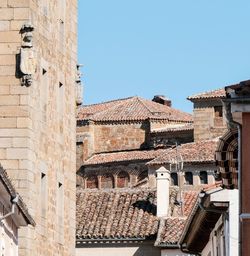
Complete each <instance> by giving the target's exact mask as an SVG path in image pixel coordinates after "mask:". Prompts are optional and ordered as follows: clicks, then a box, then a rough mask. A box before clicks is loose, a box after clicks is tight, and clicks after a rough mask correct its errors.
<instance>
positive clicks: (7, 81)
mask: <svg viewBox="0 0 250 256" xmlns="http://www.w3.org/2000/svg"><path fill="white" fill-rule="evenodd" d="M0 85H20V80H19V79H17V78H15V77H14V76H1V79H0Z"/></svg>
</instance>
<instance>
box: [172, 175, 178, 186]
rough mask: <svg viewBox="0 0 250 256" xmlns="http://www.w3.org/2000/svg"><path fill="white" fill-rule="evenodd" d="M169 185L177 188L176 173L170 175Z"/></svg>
mask: <svg viewBox="0 0 250 256" xmlns="http://www.w3.org/2000/svg"><path fill="white" fill-rule="evenodd" d="M171 185H172V186H178V175H177V173H176V172H173V173H171Z"/></svg>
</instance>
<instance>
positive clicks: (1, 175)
mask: <svg viewBox="0 0 250 256" xmlns="http://www.w3.org/2000/svg"><path fill="white" fill-rule="evenodd" d="M0 181H1V182H2V183H3V185H4V187H5V188H6V190H7V192H8V193H9V195H10V196H11V198H13V199H14V198H15V197H16V196H17V195H18V193H17V192H16V189H15V187H14V186H13V184H12V182H11V180H10V178H9V176H8V174H7V172H6V171H5V170H4V169H3V167H2V166H1V165H0ZM17 207H18V208H19V210H20V211H21V213H22V215H23V217H24V219H25V220H26V222H27V224H31V225H33V226H35V221H34V220H33V218H32V217H31V216H30V214H29V212H28V208H27V206H26V204H25V203H24V201H23V199H22V197H20V196H19V198H18V202H17Z"/></svg>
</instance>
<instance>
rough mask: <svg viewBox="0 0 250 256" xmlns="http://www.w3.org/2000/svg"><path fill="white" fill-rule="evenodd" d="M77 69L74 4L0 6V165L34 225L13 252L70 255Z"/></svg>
mask: <svg viewBox="0 0 250 256" xmlns="http://www.w3.org/2000/svg"><path fill="white" fill-rule="evenodd" d="M76 64H77V1H76V0H72V1H66V0H61V1H57V0H49V1H48V0H2V1H0V161H1V163H2V165H3V167H4V168H5V169H6V171H7V173H8V175H9V176H10V177H11V179H12V180H13V181H14V183H15V185H16V187H17V190H18V192H20V194H21V195H22V197H23V198H24V200H25V202H26V203H27V206H28V208H29V209H30V213H31V215H32V216H33V217H34V219H35V222H36V224H37V225H36V227H35V228H34V227H31V226H29V227H26V228H22V229H21V230H20V233H19V235H20V240H19V254H20V255H25V256H29V255H74V245H75V243H74V241H75V221H74V220H75V106H76V102H75V101H76V98H75V86H76V84H75V81H76ZM65 206H67V207H65Z"/></svg>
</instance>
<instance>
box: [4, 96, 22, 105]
mask: <svg viewBox="0 0 250 256" xmlns="http://www.w3.org/2000/svg"><path fill="white" fill-rule="evenodd" d="M13 105H15V106H16V105H19V96H18V95H0V106H13Z"/></svg>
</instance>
